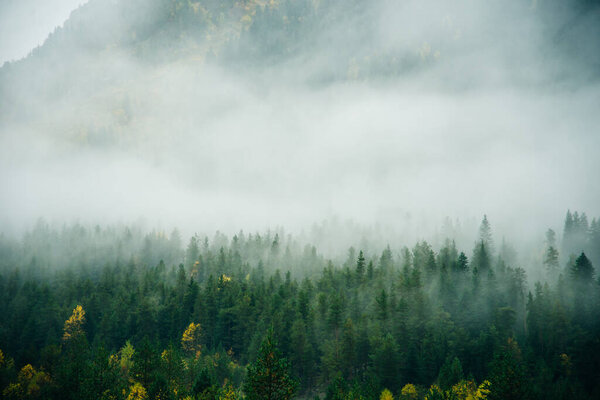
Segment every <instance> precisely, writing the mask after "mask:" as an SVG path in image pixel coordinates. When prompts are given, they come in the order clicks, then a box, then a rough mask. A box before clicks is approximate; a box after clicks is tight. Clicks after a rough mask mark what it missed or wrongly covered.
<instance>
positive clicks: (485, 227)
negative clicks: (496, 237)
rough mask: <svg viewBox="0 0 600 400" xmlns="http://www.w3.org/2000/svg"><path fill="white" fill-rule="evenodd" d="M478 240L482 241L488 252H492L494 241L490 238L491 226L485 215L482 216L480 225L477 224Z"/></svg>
mask: <svg viewBox="0 0 600 400" xmlns="http://www.w3.org/2000/svg"><path fill="white" fill-rule="evenodd" d="M479 240H480V241H481V242H483V244H484V245H485V247H486V248H487V250H488V253H490V254H492V253H493V252H494V251H493V249H494V242H493V239H492V228H491V226H490V223H489V221H488V219H487V215H484V216H483V220H482V221H481V225H480V226H479Z"/></svg>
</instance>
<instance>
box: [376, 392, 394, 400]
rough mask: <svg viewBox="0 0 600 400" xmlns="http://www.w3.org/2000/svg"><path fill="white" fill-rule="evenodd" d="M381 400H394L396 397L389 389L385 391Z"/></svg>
mask: <svg viewBox="0 0 600 400" xmlns="http://www.w3.org/2000/svg"><path fill="white" fill-rule="evenodd" d="M379 400H394V395H393V394H392V392H390V391H389V390H388V389H383V392H381V396H379Z"/></svg>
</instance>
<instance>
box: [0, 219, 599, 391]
mask: <svg viewBox="0 0 600 400" xmlns="http://www.w3.org/2000/svg"><path fill="white" fill-rule="evenodd" d="M599 222H600V221H599V220H597V219H593V220H592V221H591V223H588V220H587V216H586V215H585V213H577V212H574V213H571V212H570V211H569V212H568V213H567V216H566V218H565V224H564V230H563V232H561V238H562V239H561V240H560V241H558V239H557V235H556V233H555V232H554V231H553V230H551V229H549V230H548V231H547V232H546V233H545V242H544V243H545V244H544V251H543V255H542V260H543V264H542V266H541V268H543V270H542V276H543V277H544V279H543V280H542V281H538V282H530V281H528V279H527V273H526V269H527V270H529V268H530V266H526V265H524V266H521V265H519V263H518V261H517V260H518V256H517V255H516V254H515V252H514V250H511V248H510V246H509V245H507V244H506V243H505V242H504V241H503V242H502V244H501V245H498V244H496V243H495V240H494V238H493V235H492V227H491V224H490V221H489V220H488V219H487V217H484V218H483V220H482V221H481V225H480V228H479V231H478V232H476V234H477V240H476V241H475V242H474V244H473V248H471V249H458V248H457V247H456V245H455V243H454V241H453V240H452V239H451V238H448V239H447V240H446V241H445V243H444V245H443V246H442V247H440V248H436V249H434V248H432V246H431V245H430V244H429V243H427V242H426V241H419V242H418V243H416V244H414V245H413V247H412V248H409V247H397V248H396V247H391V246H389V245H388V246H385V247H384V248H383V250H382V251H381V252H374V251H371V252H368V253H367V252H364V251H362V250H361V249H358V248H356V249H355V248H354V247H351V248H350V249H349V250H348V252H347V259H345V260H341V261H339V262H338V261H335V260H332V259H329V258H326V257H324V256H323V255H322V254H320V253H319V250H318V248H317V247H315V246H313V245H310V244H306V245H303V244H301V243H299V242H298V241H297V240H295V239H294V238H293V237H292V236H291V235H286V234H284V233H283V232H274V231H269V232H266V233H264V234H259V233H254V234H245V233H244V232H240V233H238V234H236V235H234V236H233V237H231V238H229V237H227V236H225V235H224V234H222V233H217V234H216V235H215V236H214V237H213V238H212V239H209V238H207V237H205V238H201V237H199V236H198V235H194V236H192V237H191V238H190V239H189V241H186V242H185V245H184V241H183V239H182V238H181V235H180V234H179V232H178V231H176V230H175V231H173V233H171V234H170V235H166V234H164V233H163V232H161V231H152V232H144V231H143V230H141V229H139V228H135V227H126V226H120V227H117V226H112V227H111V226H106V227H100V226H96V227H91V228H90V227H84V226H82V225H79V224H74V225H70V226H68V225H64V226H62V228H60V229H57V228H53V227H51V226H50V225H49V224H48V223H46V222H44V221H42V220H40V221H39V222H38V223H37V225H36V226H35V227H34V228H33V229H31V230H30V231H29V232H28V233H26V234H24V235H23V237H22V238H21V239H20V240H15V239H11V238H10V237H8V236H5V235H3V236H1V240H0V255H1V257H0V314H1V315H2V319H1V320H0V349H1V353H0V386H1V393H2V396H3V398H6V399H290V398H299V399H327V400H333V399H339V400H341V399H428V400H433V399H504V400H506V399H590V398H598V397H599V396H600V287H599V284H600V279H598V277H597V275H596V274H595V268H594V265H599V264H600V223H599ZM541 235H543V232H542V233H541Z"/></svg>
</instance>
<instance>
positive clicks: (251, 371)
mask: <svg viewBox="0 0 600 400" xmlns="http://www.w3.org/2000/svg"><path fill="white" fill-rule="evenodd" d="M297 386H298V382H297V381H296V380H295V379H293V378H292V377H291V375H290V367H289V363H288V362H287V360H286V359H285V358H283V357H281V354H280V352H279V350H278V349H277V344H276V342H275V339H274V337H273V331H272V330H269V331H268V332H267V335H266V336H265V338H264V340H263V342H262V344H261V346H260V350H259V353H258V358H257V360H256V361H255V362H254V363H253V364H251V365H249V366H248V372H247V375H246V381H245V382H244V392H245V394H246V398H248V399H249V400H286V399H290V398H292V396H293V395H294V392H295V391H296V387H297Z"/></svg>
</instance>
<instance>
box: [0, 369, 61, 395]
mask: <svg viewBox="0 0 600 400" xmlns="http://www.w3.org/2000/svg"><path fill="white" fill-rule="evenodd" d="M49 383H50V376H49V375H48V374H46V373H45V372H43V371H36V370H35V368H33V366H32V365H31V364H27V365H25V366H24V367H23V368H22V369H21V371H20V372H19V375H18V376H17V382H16V383H11V384H9V385H8V386H7V387H6V388H5V389H4V390H3V392H2V395H3V398H6V399H24V398H39V396H40V392H41V390H42V387H43V386H45V385H47V384H49Z"/></svg>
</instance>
